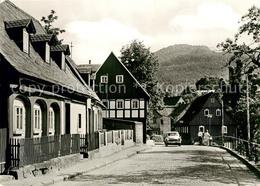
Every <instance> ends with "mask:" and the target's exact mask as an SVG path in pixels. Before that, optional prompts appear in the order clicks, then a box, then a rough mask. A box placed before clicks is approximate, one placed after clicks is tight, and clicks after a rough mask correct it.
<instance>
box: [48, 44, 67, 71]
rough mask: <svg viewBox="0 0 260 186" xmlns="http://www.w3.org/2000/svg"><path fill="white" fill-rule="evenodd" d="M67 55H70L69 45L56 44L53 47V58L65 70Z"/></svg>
mask: <svg viewBox="0 0 260 186" xmlns="http://www.w3.org/2000/svg"><path fill="white" fill-rule="evenodd" d="M66 55H70V49H69V45H56V46H52V47H51V58H52V59H53V60H54V61H55V62H56V63H57V65H58V66H59V67H60V68H61V69H62V70H65V67H66V63H65V61H66Z"/></svg>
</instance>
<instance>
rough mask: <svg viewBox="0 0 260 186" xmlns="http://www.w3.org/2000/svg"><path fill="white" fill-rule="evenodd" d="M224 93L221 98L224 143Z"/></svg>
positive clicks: (222, 138) (222, 139)
mask: <svg viewBox="0 0 260 186" xmlns="http://www.w3.org/2000/svg"><path fill="white" fill-rule="evenodd" d="M223 99H224V95H222V98H221V141H222V145H223V144H224V131H223V130H224V101H223Z"/></svg>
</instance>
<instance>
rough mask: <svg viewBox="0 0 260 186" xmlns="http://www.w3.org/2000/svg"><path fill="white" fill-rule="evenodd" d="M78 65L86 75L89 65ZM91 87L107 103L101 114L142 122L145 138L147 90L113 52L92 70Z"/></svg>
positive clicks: (89, 72)
mask: <svg viewBox="0 0 260 186" xmlns="http://www.w3.org/2000/svg"><path fill="white" fill-rule="evenodd" d="M78 69H79V71H80V72H81V74H82V76H84V75H85V76H84V77H87V74H91V73H92V71H91V70H88V72H87V71H86V69H93V68H91V65H85V66H82V65H81V66H79V67H78ZM86 81H87V79H86ZM94 89H95V91H96V93H97V94H98V96H99V97H100V99H101V100H102V102H103V104H104V105H105V106H106V107H107V109H106V110H103V117H104V118H112V119H120V120H132V121H140V122H142V123H143V140H144V142H145V139H146V120H147V108H148V101H149V94H148V93H147V91H146V90H145V89H144V88H143V87H142V85H140V83H139V82H138V81H137V79H136V78H135V77H134V76H133V75H132V74H131V72H130V71H129V70H128V69H127V68H126V67H125V66H124V64H123V63H122V62H121V61H120V60H118V59H117V57H116V56H115V55H114V54H113V53H111V54H110V55H109V56H108V58H107V59H106V60H105V62H104V63H103V64H102V65H101V66H100V67H99V68H98V69H97V70H96V73H95V87H94Z"/></svg>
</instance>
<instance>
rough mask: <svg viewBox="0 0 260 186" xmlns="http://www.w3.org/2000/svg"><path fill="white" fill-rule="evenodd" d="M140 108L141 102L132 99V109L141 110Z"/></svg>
mask: <svg viewBox="0 0 260 186" xmlns="http://www.w3.org/2000/svg"><path fill="white" fill-rule="evenodd" d="M134 102H137V105H136V107H134ZM139 108H140V102H139V100H138V99H132V100H131V109H139Z"/></svg>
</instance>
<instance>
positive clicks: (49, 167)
mask: <svg viewBox="0 0 260 186" xmlns="http://www.w3.org/2000/svg"><path fill="white" fill-rule="evenodd" d="M80 160H81V155H80V154H79V153H77V154H72V155H67V156H62V157H58V158H53V159H51V160H48V161H44V162H42V163H36V164H32V165H26V166H23V167H20V168H14V169H12V170H10V172H9V174H10V175H13V176H14V177H15V179H24V178H30V177H35V176H40V175H44V174H47V173H50V172H52V171H58V170H60V169H62V168H66V167H69V166H72V165H74V164H75V163H77V162H79V161H80Z"/></svg>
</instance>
